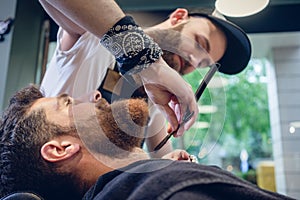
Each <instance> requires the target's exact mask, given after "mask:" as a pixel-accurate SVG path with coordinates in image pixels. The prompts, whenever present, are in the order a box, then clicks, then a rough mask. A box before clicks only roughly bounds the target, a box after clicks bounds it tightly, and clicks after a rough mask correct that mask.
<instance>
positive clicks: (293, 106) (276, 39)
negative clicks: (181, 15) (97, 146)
mask: <svg viewBox="0 0 300 200" xmlns="http://www.w3.org/2000/svg"><path fill="white" fill-rule="evenodd" d="M219 1H221V0H219ZM224 1H225V0H224ZM238 1H240V2H242V3H241V4H240V5H241V7H242V6H243V4H245V2H247V1H246V0H245V1H243V0H236V2H238ZM262 1H263V0H259V1H258V2H260V3H261V2H262ZM116 2H117V3H118V4H119V5H120V6H121V8H122V9H123V10H124V11H125V12H126V13H128V14H130V15H132V16H133V17H134V18H135V19H136V21H137V23H138V24H140V25H141V26H143V27H149V26H151V25H153V24H157V23H159V22H161V21H163V20H165V19H166V18H167V17H168V15H169V14H170V13H171V12H172V11H174V10H175V9H176V8H178V7H183V8H187V9H189V10H192V11H205V12H209V13H212V12H214V11H216V1H214V0H184V1H183V0H163V1H162V0H152V1H141V0H117V1H116ZM250 2H251V1H250ZM253 2H254V3H255V1H254V0H253ZM256 4H259V3H256ZM227 5H229V8H231V7H232V8H237V7H238V6H239V5H238V4H231V3H228V4H227ZM248 7H249V6H248ZM218 12H219V13H220V12H221V11H220V10H218ZM223 15H224V16H225V18H226V19H228V20H229V21H232V22H233V23H235V24H237V25H238V26H240V27H241V28H242V29H244V31H245V32H246V33H247V34H248V36H249V37H250V41H251V44H252V56H251V61H250V62H249V65H248V67H247V68H246V69H245V70H244V71H243V72H241V73H239V74H238V75H235V76H228V75H224V74H221V73H217V74H216V75H215V77H214V78H213V80H212V81H211V83H210V84H209V85H208V88H207V89H206V90H205V92H204V94H203V96H202V97H201V99H200V101H199V110H200V114H199V117H198V121H197V122H196V123H195V125H194V126H193V127H192V128H191V129H190V130H189V132H188V133H186V134H185V135H184V137H182V138H173V139H172V142H173V145H174V148H183V149H186V150H187V151H188V152H189V153H191V154H194V155H196V156H197V157H198V159H199V162H200V163H203V164H210V165H217V166H220V167H222V168H224V169H226V170H228V171H231V172H232V173H235V174H236V175H238V176H240V177H242V178H244V179H246V180H249V181H251V182H253V183H254V184H257V185H259V187H262V188H265V189H267V190H271V191H276V192H279V193H282V194H287V195H289V196H292V197H294V198H297V199H300V187H299V185H300V88H299V85H300V23H299V19H300V1H299V0H270V2H268V3H267V5H266V7H265V8H264V9H262V10H261V11H260V12H258V13H255V14H250V15H249V16H242V17H239V16H230V14H228V13H226V15H225V14H223ZM8 18H12V19H13V20H14V23H13V25H12V28H11V30H10V31H9V32H7V33H6V34H3V35H1V41H0V69H1V74H0V111H1V112H2V111H3V109H4V108H5V107H6V105H7V104H8V99H9V97H10V96H11V95H12V94H13V93H14V92H15V91H17V90H19V89H20V88H22V87H24V86H26V85H28V83H36V84H39V83H40V81H41V79H42V77H43V74H44V72H45V70H46V68H47V63H48V61H49V58H51V55H52V53H53V50H54V48H55V45H56V32H57V28H58V27H57V25H56V24H55V23H54V22H53V21H52V20H51V19H49V17H48V16H47V14H46V13H45V12H44V11H43V9H42V7H41V6H40V5H39V3H38V1H21V0H0V20H1V22H2V23H3V22H4V21H5V20H7V19H8ZM237 59H238V58H237ZM206 71H207V69H201V70H196V71H195V72H194V73H192V74H189V75H188V76H185V77H184V78H185V80H186V81H188V82H189V83H190V84H191V85H192V87H193V89H194V90H196V88H197V87H198V86H199V84H200V82H199V79H200V80H201V79H202V78H203V77H204V75H205V73H206Z"/></svg>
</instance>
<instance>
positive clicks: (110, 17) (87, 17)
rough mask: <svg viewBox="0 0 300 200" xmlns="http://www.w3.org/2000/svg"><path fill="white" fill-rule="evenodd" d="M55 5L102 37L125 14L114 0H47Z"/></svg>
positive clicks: (88, 29) (85, 27)
mask: <svg viewBox="0 0 300 200" xmlns="http://www.w3.org/2000/svg"><path fill="white" fill-rule="evenodd" d="M47 1H48V2H49V3H50V4H51V5H52V6H53V7H55V8H57V9H58V10H59V11H60V12H62V13H64V14H65V15H66V16H67V17H68V18H70V19H73V21H76V23H77V24H79V25H80V26H82V27H83V28H84V29H86V30H87V31H89V32H91V33H93V34H94V35H96V36H97V37H99V38H101V37H102V36H103V35H104V34H105V33H106V32H107V31H108V30H109V29H110V28H111V27H112V26H113V25H114V24H115V23H117V22H118V21H119V20H120V19H121V18H123V17H124V16H125V14H124V12H123V11H122V10H121V8H120V7H119V6H118V5H117V4H116V2H115V1H114V0H89V1H86V0H47Z"/></svg>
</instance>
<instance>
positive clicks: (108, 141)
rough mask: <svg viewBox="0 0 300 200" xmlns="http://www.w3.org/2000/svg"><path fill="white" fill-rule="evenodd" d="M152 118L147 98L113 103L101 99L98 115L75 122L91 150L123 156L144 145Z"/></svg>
mask: <svg viewBox="0 0 300 200" xmlns="http://www.w3.org/2000/svg"><path fill="white" fill-rule="evenodd" d="M148 118H149V111H148V106H147V103H146V102H145V101H144V100H143V99H127V100H121V101H116V102H114V103H112V104H111V105H109V104H108V103H107V102H106V100H105V99H101V100H100V101H99V102H98V103H97V104H96V112H95V115H94V116H92V117H90V118H89V119H86V120H78V121H77V122H75V125H76V129H77V132H78V135H79V136H80V138H81V139H82V141H83V143H84V144H85V145H86V147H87V149H89V150H90V151H91V152H94V153H101V154H104V155H107V156H114V157H120V156H124V155H125V154H128V152H131V151H132V150H133V149H134V148H136V147H141V144H142V141H143V139H144V128H145V126H146V125H147V122H148ZM75 119H76V117H75Z"/></svg>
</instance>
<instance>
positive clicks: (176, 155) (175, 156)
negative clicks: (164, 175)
mask: <svg viewBox="0 0 300 200" xmlns="http://www.w3.org/2000/svg"><path fill="white" fill-rule="evenodd" d="M162 158H163V159H170V160H183V161H190V155H189V153H188V152H186V151H185V150H181V149H176V150H174V151H172V152H170V153H168V154H166V155H164V156H163V157H162Z"/></svg>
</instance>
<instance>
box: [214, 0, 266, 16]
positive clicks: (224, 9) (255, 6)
mask: <svg viewBox="0 0 300 200" xmlns="http://www.w3.org/2000/svg"><path fill="white" fill-rule="evenodd" d="M268 4H269V0H216V2H215V7H216V9H217V10H218V11H219V12H220V13H221V14H223V15H225V16H229V17H246V16H249V15H253V14H256V13H258V12H260V11H262V10H263V9H264V8H265V7H266V6H267V5H268Z"/></svg>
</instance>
